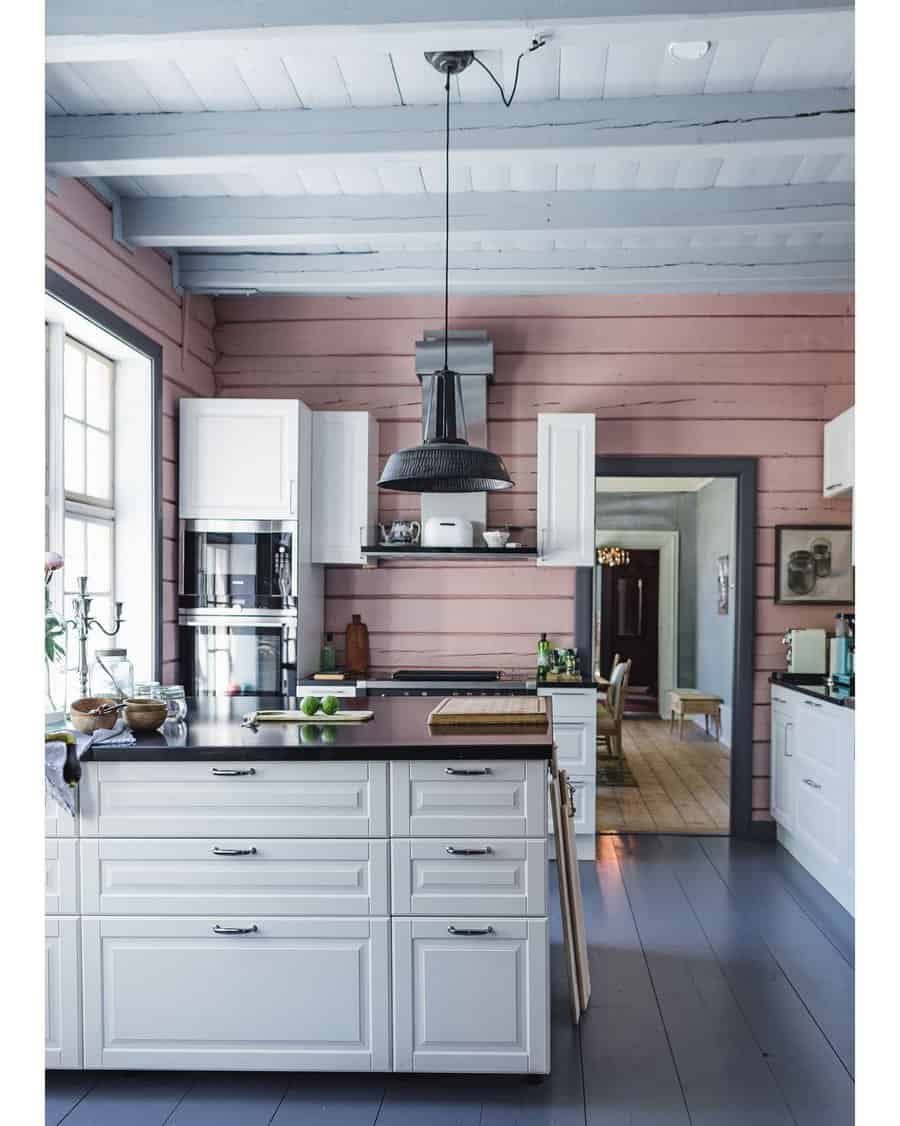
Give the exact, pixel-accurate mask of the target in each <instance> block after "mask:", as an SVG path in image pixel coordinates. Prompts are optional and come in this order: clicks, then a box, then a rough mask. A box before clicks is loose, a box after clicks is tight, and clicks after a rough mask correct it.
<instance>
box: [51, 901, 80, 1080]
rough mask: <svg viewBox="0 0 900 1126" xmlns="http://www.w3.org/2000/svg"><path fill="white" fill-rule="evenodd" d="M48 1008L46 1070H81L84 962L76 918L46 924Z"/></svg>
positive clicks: (60, 919) (53, 919) (52, 918)
mask: <svg viewBox="0 0 900 1126" xmlns="http://www.w3.org/2000/svg"><path fill="white" fill-rule="evenodd" d="M44 926H45V930H44V933H45V942H46V951H47V964H46V1008H45V1012H44V1060H45V1066H46V1067H60V1068H71V1067H82V1066H84V1065H83V1064H82V1059H81V964H80V963H81V959H80V953H79V934H78V930H79V922H78V919H77V918H57V917H54V916H50V917H48V918H47V919H46V920H45V924H44Z"/></svg>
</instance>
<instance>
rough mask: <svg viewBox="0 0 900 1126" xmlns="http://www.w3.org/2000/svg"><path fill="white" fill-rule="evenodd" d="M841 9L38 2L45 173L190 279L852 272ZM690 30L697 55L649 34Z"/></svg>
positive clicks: (757, 280)
mask: <svg viewBox="0 0 900 1126" xmlns="http://www.w3.org/2000/svg"><path fill="white" fill-rule="evenodd" d="M852 21H853V16H852V7H851V6H850V5H849V4H847V3H845V2H843V0H480V2H479V0H426V2H423V0H344V2H342V3H335V2H334V0H309V2H305V3H304V2H300V0H292V2H287V0H229V2H227V3H225V2H221V0H153V2H152V3H150V2H134V3H129V4H121V3H112V2H111V0H48V3H47V80H46V90H47V170H48V173H50V174H51V175H54V176H75V177H80V178H83V179H86V180H88V181H90V182H92V183H93V184H94V185H95V187H96V188H97V189H98V190H100V191H101V192H103V193H104V194H105V195H106V196H107V197H108V198H109V199H110V200H111V201H112V203H113V206H114V207H115V209H116V217H117V224H116V225H117V229H118V230H120V231H121V237H122V239H123V240H124V241H126V242H127V243H129V244H131V245H134V246H155V247H159V248H160V249H162V250H165V251H167V252H172V253H173V254H175V255H177V258H178V266H179V273H180V280H181V284H182V285H184V286H185V287H186V288H188V289H191V290H195V291H197V292H206V293H226V292H257V291H258V292H284V293H310V294H322V293H334V294H364V293H434V292H439V290H440V288H441V284H442V246H443V235H442V231H443V199H442V196H441V193H442V190H443V113H442V107H441V102H442V98H443V88H442V79H441V77H440V76H439V75H437V74H436V73H435V72H434V71H433V70H432V69H431V67H430V66H429V65H428V64H427V63H426V61H425V59H424V57H423V52H424V51H426V50H440V49H448V48H449V49H471V50H475V51H476V52H477V54H478V56H479V58H481V59H482V60H483V61H484V62H485V63H486V64H487V65H488V66H489V67H490V68H491V69H492V70H493V71H494V73H495V74H496V75H497V76H498V78H499V79H500V80H501V81H502V82H503V83H504V85H505V87H506V89H507V91H509V89H510V87H511V84H512V77H513V72H514V68H515V61H516V58H517V56H518V54H519V52H521V51H523V50H527V48H528V46H529V44H530V43H531V41H532V38H533V37H534V36H541V37H544V38H546V45H545V46H544V47H543V48H541V49H540V50H538V51H535V52H534V53H530V54H527V55H526V57H525V58H524V59H523V60H522V66H521V77H520V81H519V88H518V92H517V94H516V99H515V101H514V102H513V105H512V106H511V108H509V109H506V108H505V107H504V106H503V104H502V102H501V101H500V97H499V94H498V91H497V90H496V88H495V87H494V86H493V84H492V83H491V81H490V79H489V78H488V76H487V74H485V72H484V71H483V70H482V69H481V68H480V67H477V66H473V67H471V68H470V69H469V70H468V71H466V72H465V73H464V74H462V75H461V76H460V77H459V78H458V79H454V81H453V90H452V93H453V100H454V109H453V124H454V130H453V137H452V167H451V188H452V191H453V198H452V201H451V208H452V216H453V219H452V227H453V237H452V256H451V285H452V287H453V291H454V292H456V293H498V294H516V293H566V292H572V293H575V292H588V293H590V292H596V293H620V292H626V293H627V292H673V291H674V292H692V291H709V292H715V291H724V292H740V291H790V290H802V291H815V290H837V291H840V290H846V289H850V288H852V256H853V255H852V230H853V227H852V224H853V110H852V106H853V22H852ZM687 40H690V41H706V42H708V43H709V44H710V48H709V50H708V51H707V53H706V54H705V55H704V56H703V57H702V58H700V59H696V60H691V61H684V60H680V59H677V58H674V57H673V56H672V54H671V53H670V52H669V50H668V47H669V44H671V43H672V42H680V41H687Z"/></svg>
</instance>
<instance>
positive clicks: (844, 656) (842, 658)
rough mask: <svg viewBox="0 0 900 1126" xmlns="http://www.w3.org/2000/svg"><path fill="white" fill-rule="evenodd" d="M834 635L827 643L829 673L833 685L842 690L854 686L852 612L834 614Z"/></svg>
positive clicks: (846, 690) (848, 690)
mask: <svg viewBox="0 0 900 1126" xmlns="http://www.w3.org/2000/svg"><path fill="white" fill-rule="evenodd" d="M834 621H835V626H834V637H832V638H831V641H830V643H829V654H828V656H829V662H828V663H829V666H830V675H831V678H832V680H833V681H834V683H835V686H836V687H837V688H838V689H840V690H842V691H844V692H850V693H852V692H853V688H854V656H855V644H854V640H855V639H854V629H855V625H856V619H855V618H854V616H853V614H835V616H834Z"/></svg>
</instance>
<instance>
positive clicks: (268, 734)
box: [81, 696, 553, 763]
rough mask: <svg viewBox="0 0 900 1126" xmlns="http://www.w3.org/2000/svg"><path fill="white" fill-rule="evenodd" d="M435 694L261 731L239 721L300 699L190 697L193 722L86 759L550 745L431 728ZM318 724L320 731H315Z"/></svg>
mask: <svg viewBox="0 0 900 1126" xmlns="http://www.w3.org/2000/svg"><path fill="white" fill-rule="evenodd" d="M437 703H438V698H437V697H429V698H424V699H423V698H422V697H416V696H412V697H406V696H388V697H384V696H379V697H373V698H372V699H369V698H368V697H365V696H357V697H355V698H347V699H344V700H342V701H341V710H342V711H343V710H345V709H346V710H349V709H356V710H367V709H370V710H371V711H373V712H374V713H375V717H374V719H371V720H369V721H368V722H367V723H350V724H343V723H333V724H325V723H322V724H315V725H312V724H293V723H266V724H261V725H260V726H259V727H258V728H257V729H256V730H253V729H251V728H248V727H242V726H241V719H242V718H243V716H244V715H245V714H246V713H247V712H252V711H256V710H258V709H278V710H283V711H296V710H297V707H298V701H297V700H295V699H292V698H290V697H288V698H282V697H280V696H279V697H271V696H270V697H259V696H230V697H229V696H219V697H213V698H207V699H204V698H196V699H190V700H188V719H187V722H186V723H183V724H178V725H170V724H166V725H165V726H164V727H163V729H162V730H161V731H159V732H154V733H153V734H143V735H142V734H139V735H138V736H137V743H136V744H134V745H133V746H130V747H105V746H104V745H103V744H102V743H100V744H98V745H97V746H95V747H91V748H89V749H88V750H87V751H86V752H85V754H84V756H83V757H82V760H81V761H82V762H85V763H89V762H191V761H201V762H226V761H227V762H236V761H238V762H253V761H257V762H262V761H269V762H271V761H276V762H285V761H293V760H296V761H298V762H304V761H323V762H324V761H333V760H335V759H375V760H379V761H383V760H385V759H410V758H423V759H463V758H482V759H484V758H487V759H490V758H496V759H504V758H506V759H547V760H549V758H550V755H551V752H552V749H553V735H552V731H551V725H550V723H549V722H548V724H547V729H546V730H545V731H534V730H525V731H523V730H522V729H521V728H519V729H516V728H513V727H506V728H503V729H502V730H497V729H496V728H492V729H491V730H490V731H489V732H486V731H485V729H484V728H482V729H480V730H477V731H472V730H470V729H466V730H465V731H461V730H459V729H454V731H453V734H444V733H443V732H441V731H439V730H437V731H434V730H432V729H431V728H429V726H428V722H427V720H428V714H429V712H430V711H431V710H432V708H434V707H435V705H436V704H437ZM313 727H315V730H313Z"/></svg>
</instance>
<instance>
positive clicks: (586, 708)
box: [538, 688, 597, 721]
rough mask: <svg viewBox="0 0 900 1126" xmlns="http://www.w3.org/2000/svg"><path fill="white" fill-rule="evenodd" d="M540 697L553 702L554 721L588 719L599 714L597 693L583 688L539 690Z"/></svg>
mask: <svg viewBox="0 0 900 1126" xmlns="http://www.w3.org/2000/svg"><path fill="white" fill-rule="evenodd" d="M538 695H539V696H549V697H550V699H551V700H552V701H553V719H554V721H556V720H558V719H588V718H589V717H590V716H592V715H596V714H597V693H596V692H594V691H588V690H587V689H581V688H564V689H557V690H555V691H554V690H553V689H552V688H539V689H538Z"/></svg>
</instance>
